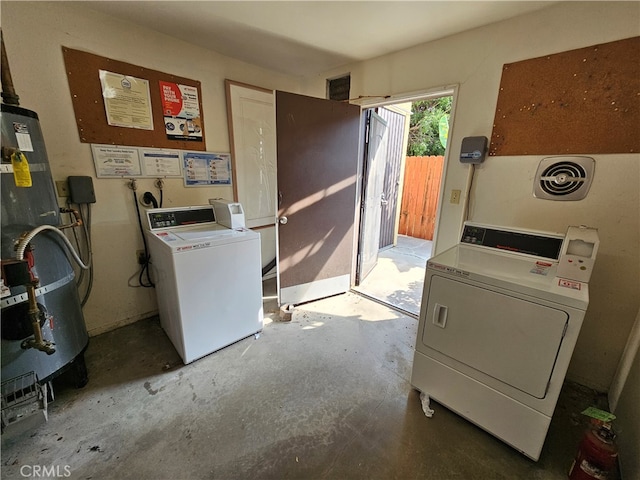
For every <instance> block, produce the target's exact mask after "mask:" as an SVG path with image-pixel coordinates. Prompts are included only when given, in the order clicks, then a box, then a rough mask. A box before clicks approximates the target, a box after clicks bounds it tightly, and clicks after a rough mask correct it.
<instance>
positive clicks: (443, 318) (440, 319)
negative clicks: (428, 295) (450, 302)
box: [433, 303, 449, 328]
mask: <svg viewBox="0 0 640 480" xmlns="http://www.w3.org/2000/svg"><path fill="white" fill-rule="evenodd" d="M448 311H449V308H448V307H447V306H446V305H440V304H439V303H436V306H435V307H434V309H433V323H434V325H437V326H439V327H440V328H444V327H445V326H446V325H447V312H448Z"/></svg>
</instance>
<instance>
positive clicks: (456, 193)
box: [449, 190, 462, 205]
mask: <svg viewBox="0 0 640 480" xmlns="http://www.w3.org/2000/svg"><path fill="white" fill-rule="evenodd" d="M461 193H462V192H461V191H460V190H451V198H450V199H449V203H455V204H456V205H457V204H459V203H460V194H461Z"/></svg>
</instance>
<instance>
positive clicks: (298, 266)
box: [276, 91, 360, 305]
mask: <svg viewBox="0 0 640 480" xmlns="http://www.w3.org/2000/svg"><path fill="white" fill-rule="evenodd" d="M276 131H277V159H278V166H277V176H278V228H277V248H278V294H279V302H280V304H294V305H295V304H298V303H302V302H307V301H310V300H315V299H318V298H323V297H327V296H330V295H335V294H338V293H344V292H346V291H348V290H349V288H350V287H351V270H352V261H353V248H354V231H355V228H354V222H355V211H356V183H357V170H358V147H359V138H360V107H358V106H356V105H350V104H347V103H341V102H336V101H333V100H324V99H321V98H312V97H306V96H302V95H296V94H292V93H286V92H279V91H278V92H276Z"/></svg>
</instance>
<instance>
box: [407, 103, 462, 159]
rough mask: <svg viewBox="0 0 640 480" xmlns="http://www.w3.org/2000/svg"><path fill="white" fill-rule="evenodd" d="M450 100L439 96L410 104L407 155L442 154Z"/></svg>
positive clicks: (445, 141) (447, 130) (447, 125)
mask: <svg viewBox="0 0 640 480" xmlns="http://www.w3.org/2000/svg"><path fill="white" fill-rule="evenodd" d="M452 100H453V97H441V98H435V99H430V100H421V101H419V102H413V103H412V104H411V121H410V123H409V143H408V145H407V156H410V157H422V156H427V155H444V149H445V146H446V144H447V137H448V134H449V115H450V114H451V102H452Z"/></svg>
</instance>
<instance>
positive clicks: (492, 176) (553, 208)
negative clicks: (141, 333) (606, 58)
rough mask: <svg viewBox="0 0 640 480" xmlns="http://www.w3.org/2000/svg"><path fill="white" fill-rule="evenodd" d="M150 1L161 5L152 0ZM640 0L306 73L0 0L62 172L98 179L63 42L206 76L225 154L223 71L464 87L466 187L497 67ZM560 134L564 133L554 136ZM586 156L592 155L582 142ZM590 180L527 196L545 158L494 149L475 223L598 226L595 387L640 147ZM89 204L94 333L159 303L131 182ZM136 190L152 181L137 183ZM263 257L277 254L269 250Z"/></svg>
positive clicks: (482, 175) (620, 324)
mask: <svg viewBox="0 0 640 480" xmlns="http://www.w3.org/2000/svg"><path fill="white" fill-rule="evenodd" d="M149 8H153V4H152V3H151V2H150V6H149ZM639 15H640V4H639V3H638V2H564V3H560V4H554V5H551V6H549V7H548V8H546V9H544V10H541V11H538V12H535V13H532V14H529V15H526V16H522V17H520V18H516V19H513V20H509V21H505V22H501V23H497V24H494V25H491V26H488V27H484V28H480V29H476V30H473V31H469V32H465V33H463V34H459V35H455V36H452V37H448V38H446V39H443V40H440V41H436V42H430V43H428V44H425V45H421V46H417V47H414V48H411V49H407V50H404V51H402V52H398V53H395V54H391V55H386V56H383V57H380V58H377V59H374V60H371V61H367V62H363V63H360V64H355V65H350V66H346V67H344V68H341V69H339V70H336V71H333V72H327V73H326V74H324V75H320V76H317V77H315V78H310V79H307V81H306V82H305V83H304V84H303V88H301V84H300V83H299V81H298V79H295V78H292V77H287V76H283V75H278V74H275V73H273V72H269V71H266V70H263V69H259V68H257V67H253V66H251V65H248V64H245V63H242V62H238V61H235V60H232V59H229V58H226V57H223V56H220V55H218V54H215V53H213V52H210V51H207V50H204V49H201V48H199V47H196V46H193V45H190V44H188V43H185V42H182V41H178V40H175V39H173V38H171V37H168V36H165V35H160V34H157V33H155V32H152V31H150V30H145V29H140V28H138V27H136V26H133V25H131V24H127V23H125V22H122V21H120V20H117V19H113V18H111V17H108V16H105V15H103V14H99V13H96V12H93V11H90V10H87V9H86V8H85V7H84V6H82V4H80V3H79V2H68V3H67V2H65V3H59V2H42V3H40V2H3V4H2V28H3V31H4V39H5V42H6V47H7V50H8V55H9V60H10V63H11V68H12V73H13V77H14V83H15V85H16V89H17V93H18V94H19V95H20V98H21V105H22V106H23V107H25V108H29V109H32V110H34V111H36V112H37V113H38V114H39V116H40V120H41V125H42V130H43V134H44V138H45V141H46V143H47V151H48V154H49V159H50V162H51V167H52V170H53V174H54V178H55V179H56V180H60V179H65V178H66V177H67V176H68V175H90V176H94V175H95V172H94V168H93V162H92V159H91V154H90V150H89V146H88V145H87V144H82V143H80V142H79V139H78V133H77V128H76V125H75V117H74V114H73V110H72V105H71V101H70V97H69V89H68V85H67V80H66V75H65V72H64V63H63V59H62V52H61V46H62V45H64V46H68V47H70V48H75V49H80V50H85V51H89V52H92V53H96V54H98V55H102V56H106V57H110V58H114V59H116V60H121V61H125V62H128V63H133V64H139V65H141V66H144V67H147V68H151V69H155V70H160V71H164V72H168V73H172V74H175V75H179V76H183V77H187V78H192V79H195V80H200V81H201V82H202V102H203V111H204V112H203V113H204V118H205V121H206V122H207V130H206V132H207V147H208V149H209V150H219V151H229V141H228V131H227V121H226V113H225V101H226V100H225V94H224V83H223V80H224V78H230V79H232V80H237V81H240V82H246V83H251V84H256V83H259V85H260V86H262V87H266V88H277V89H281V90H288V91H292V92H302V93H306V94H308V95H313V96H318V97H324V96H325V79H326V78H330V77H333V76H335V75H337V74H342V73H344V72H351V75H352V92H351V94H352V97H354V96H357V95H393V94H404V93H408V92H413V91H419V90H427V89H432V88H435V87H438V86H443V85H450V84H458V85H459V96H458V101H457V106H456V113H455V125H454V126H453V128H452V130H451V132H450V139H451V142H452V143H451V148H450V151H451V156H452V160H451V161H449V162H448V164H447V167H446V172H445V175H446V176H445V182H444V189H445V191H446V192H449V191H450V190H451V189H461V190H463V191H464V189H465V186H466V184H467V182H468V174H469V170H468V167H466V166H462V165H460V164H459V163H458V162H457V161H455V158H456V157H457V155H458V153H459V148H460V143H461V140H462V138H463V137H466V136H474V135H484V136H487V137H490V136H491V127H492V122H493V115H494V111H495V105H496V101H497V92H498V86H499V83H500V75H501V69H502V65H503V64H504V63H511V62H516V61H519V60H524V59H528V58H533V57H537V56H542V55H545V54H549V53H556V52H562V51H566V50H571V49H575V48H581V47H585V46H589V45H593V44H597V43H604V42H609V41H613V40H617V39H622V38H628V37H632V36H636V35H639V34H640V28H639V25H638V17H639ZM559 134H562V132H559ZM575 153H583V154H589V152H575ZM595 158H596V162H597V167H596V175H595V178H594V183H593V185H592V189H591V192H590V194H589V197H588V198H587V199H586V200H584V201H581V202H563V203H560V202H548V201H542V200H536V199H533V198H531V196H530V193H529V192H530V191H531V188H532V178H533V173H534V171H535V167H536V165H537V163H538V162H539V160H540V158H539V157H534V156H531V157H492V158H489V159H488V160H487V162H486V163H485V164H483V165H482V166H481V168H479V169H478V170H477V172H476V178H475V181H474V188H473V191H472V193H471V199H470V200H471V219H473V220H475V221H479V222H485V223H492V224H498V225H514V226H520V227H524V228H532V229H539V230H553V231H560V232H563V231H564V229H565V227H566V226H567V225H568V224H579V223H585V224H588V225H592V226H595V227H597V228H599V231H600V236H601V245H600V251H599V256H598V261H597V264H596V268H595V271H594V274H593V277H592V281H591V305H590V308H589V311H588V313H587V316H586V319H585V324H584V327H583V331H582V333H581V335H580V338H579V340H578V345H577V347H576V351H575V354H574V359H573V361H572V364H571V366H570V369H569V378H571V379H573V380H576V381H578V382H580V383H582V384H584V385H588V386H591V387H594V388H597V389H600V390H606V389H607V388H608V387H609V384H610V382H611V379H612V377H613V375H614V372H615V370H616V367H617V364H618V360H619V358H620V355H621V352H622V350H623V348H624V345H625V343H626V339H627V336H628V334H629V331H630V329H631V325H632V323H633V320H634V318H635V315H636V312H637V311H638V308H639V298H640V295H638V292H639V291H640V285H639V282H640V280H639V279H640V268H639V267H640V259H639V253H638V250H639V249H638V245H639V244H640V226H639V223H640V200H639V197H638V190H639V189H638V185H639V184H640V168H639V165H640V156H639V155H637V154H635V155H597V156H595ZM94 185H95V189H96V195H97V198H98V203H97V204H96V205H95V206H94V210H93V212H94V213H93V219H94V222H93V235H94V251H95V252H96V255H95V268H96V280H95V285H94V293H93V295H92V297H91V299H90V300H89V303H88V304H87V306H86V307H85V316H86V321H87V325H88V327H89V330H90V332H91V333H92V334H97V333H100V332H102V331H106V330H109V329H111V328H114V327H115V326H118V325H121V324H124V323H128V322H132V321H135V320H138V319H140V318H144V317H146V316H147V315H149V314H150V313H153V312H155V311H156V309H157V307H156V303H155V297H154V292H153V291H152V290H150V289H142V288H130V287H128V286H127V281H128V279H129V277H131V276H132V275H133V274H135V272H136V269H137V265H136V262H135V251H136V250H137V249H139V248H141V245H142V243H141V239H140V234H139V232H138V229H137V226H136V222H137V220H136V218H135V209H134V207H133V205H132V201H131V191H130V190H128V189H127V188H126V186H125V181H121V180H113V179H95V178H94ZM140 190H142V191H145V190H152V191H153V189H152V181H151V180H149V181H146V180H144V181H142V182H141V185H140ZM230 190H231V189H230V188H227V187H212V188H197V189H193V188H192V189H185V188H183V187H182V182H181V181H180V180H170V181H168V182H167V187H166V200H165V202H166V203H165V205H166V206H170V205H187V204H198V203H206V202H207V199H208V198H210V197H214V196H222V197H227V198H230V196H231V191H230ZM461 222H462V204H461V205H452V204H449V203H444V204H443V205H442V214H441V218H440V225H439V229H438V237H437V242H438V250H439V251H441V250H443V249H444V248H446V247H448V246H450V245H452V244H454V243H455V242H456V241H457V237H458V232H459V227H460V224H461ZM265 260H266V261H268V259H265Z"/></svg>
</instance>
